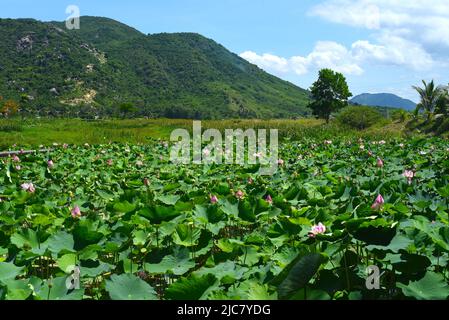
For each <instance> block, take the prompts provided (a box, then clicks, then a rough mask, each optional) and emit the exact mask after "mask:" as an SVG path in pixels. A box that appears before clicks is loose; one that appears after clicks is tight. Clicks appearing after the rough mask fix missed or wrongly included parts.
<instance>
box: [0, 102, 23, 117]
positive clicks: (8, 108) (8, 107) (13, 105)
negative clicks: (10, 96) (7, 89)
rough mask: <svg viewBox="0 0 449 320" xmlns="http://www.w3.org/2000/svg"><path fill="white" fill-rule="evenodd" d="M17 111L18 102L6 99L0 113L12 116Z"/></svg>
mask: <svg viewBox="0 0 449 320" xmlns="http://www.w3.org/2000/svg"><path fill="white" fill-rule="evenodd" d="M18 111H19V104H18V103H17V102H15V101H14V100H7V101H5V103H4V104H3V107H2V108H1V110H0V113H1V114H3V115H4V116H5V117H8V116H13V115H15V114H16V113H17V112H18Z"/></svg>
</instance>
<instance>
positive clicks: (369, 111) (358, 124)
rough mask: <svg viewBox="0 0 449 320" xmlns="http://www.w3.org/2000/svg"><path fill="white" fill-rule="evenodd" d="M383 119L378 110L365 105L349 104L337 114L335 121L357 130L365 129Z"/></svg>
mask: <svg viewBox="0 0 449 320" xmlns="http://www.w3.org/2000/svg"><path fill="white" fill-rule="evenodd" d="M383 119H384V118H383V117H382V115H381V114H380V112H378V111H377V110H375V109H374V108H371V107H365V106H349V107H346V108H344V109H343V110H342V111H341V112H340V113H339V114H338V115H337V121H339V122H340V123H341V124H343V125H345V126H349V127H351V128H354V129H359V130H363V129H367V128H369V127H371V126H373V125H374V124H376V123H378V122H381V121H382V120H383Z"/></svg>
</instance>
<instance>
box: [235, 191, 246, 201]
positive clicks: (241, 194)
mask: <svg viewBox="0 0 449 320" xmlns="http://www.w3.org/2000/svg"><path fill="white" fill-rule="evenodd" d="M244 195H245V194H244V193H243V191H242V190H239V191H237V192H236V193H235V196H236V197H237V199H243V197H244Z"/></svg>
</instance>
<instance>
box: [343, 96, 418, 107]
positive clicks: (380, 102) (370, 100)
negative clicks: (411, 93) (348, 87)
mask: <svg viewBox="0 0 449 320" xmlns="http://www.w3.org/2000/svg"><path fill="white" fill-rule="evenodd" d="M350 103H353V104H360V105H366V106H374V107H390V108H399V109H405V110H408V111H412V110H415V109H416V103H414V102H413V101H411V100H408V99H404V98H401V97H399V96H397V95H395V94H391V93H376V94H371V93H363V94H361V95H358V96H355V97H354V98H352V99H351V100H350Z"/></svg>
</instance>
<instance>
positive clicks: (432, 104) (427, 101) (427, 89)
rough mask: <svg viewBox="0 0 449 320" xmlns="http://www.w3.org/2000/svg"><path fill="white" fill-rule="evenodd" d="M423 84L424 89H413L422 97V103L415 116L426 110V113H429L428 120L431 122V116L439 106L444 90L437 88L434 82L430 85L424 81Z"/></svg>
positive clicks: (417, 107) (414, 87)
mask: <svg viewBox="0 0 449 320" xmlns="http://www.w3.org/2000/svg"><path fill="white" fill-rule="evenodd" d="M422 82H423V84H424V88H420V87H417V86H413V89H415V90H416V91H417V92H418V93H419V96H420V97H421V102H420V103H419V104H418V105H417V106H416V110H415V114H416V115H417V114H418V113H419V112H420V111H421V110H424V112H425V113H427V120H430V117H431V115H432V114H433V112H434V110H435V108H436V107H437V105H438V101H439V100H440V98H441V95H442V93H443V90H442V89H441V87H437V86H435V83H434V82H433V80H432V81H431V82H429V83H426V81H424V80H423V81H422Z"/></svg>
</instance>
